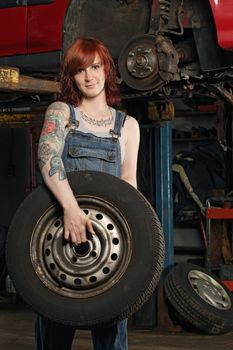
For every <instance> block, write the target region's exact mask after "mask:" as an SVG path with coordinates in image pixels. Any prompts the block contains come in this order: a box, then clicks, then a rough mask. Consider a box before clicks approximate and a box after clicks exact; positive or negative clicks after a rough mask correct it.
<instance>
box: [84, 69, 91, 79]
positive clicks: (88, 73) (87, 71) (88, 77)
mask: <svg viewBox="0 0 233 350" xmlns="http://www.w3.org/2000/svg"><path fill="white" fill-rule="evenodd" d="M91 79H92V73H91V71H90V70H88V69H87V70H86V71H85V80H91Z"/></svg>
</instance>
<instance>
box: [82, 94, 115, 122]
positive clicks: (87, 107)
mask: <svg viewBox="0 0 233 350" xmlns="http://www.w3.org/2000/svg"><path fill="white" fill-rule="evenodd" d="M78 108H79V109H80V110H81V111H82V112H84V113H85V114H86V115H88V116H91V117H94V118H103V117H105V116H106V117H108V116H109V114H111V110H110V107H109V106H108V105H107V102H106V100H104V101H98V102H97V101H91V100H87V99H84V100H83V101H82V102H81V103H80V105H79V106H78Z"/></svg>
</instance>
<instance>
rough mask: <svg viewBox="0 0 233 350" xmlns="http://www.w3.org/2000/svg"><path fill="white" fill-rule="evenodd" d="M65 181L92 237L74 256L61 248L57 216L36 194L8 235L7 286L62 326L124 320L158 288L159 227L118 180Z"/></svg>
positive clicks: (51, 203) (48, 199)
mask: <svg viewBox="0 0 233 350" xmlns="http://www.w3.org/2000/svg"><path fill="white" fill-rule="evenodd" d="M68 177H69V182H70V184H71V187H72V189H73V192H74V194H75V195H76V197H77V200H78V202H79V205H80V206H81V207H82V208H83V209H84V210H85V211H87V212H89V213H91V215H92V219H91V220H92V222H93V226H94V229H95V231H96V235H95V237H93V238H91V237H89V240H88V243H87V245H86V246H85V245H84V246H82V250H78V249H79V248H77V249H76V248H75V247H73V246H72V245H71V244H70V243H69V242H64V240H63V230H62V228H63V226H62V211H61V209H60V207H59V206H58V204H57V202H56V201H55V199H54V198H53V196H52V195H51V194H50V192H49V191H48V190H47V188H46V187H44V186H40V187H38V188H37V189H36V190H34V191H33V192H32V193H31V194H30V195H29V196H28V197H27V198H26V199H25V200H24V202H23V203H22V204H21V206H20V207H19V209H18V210H17V212H16V214H15V216H14V218H13V220H12V223H11V225H10V228H9V232H8V237H7V244H6V259H7V266H8V271H9V274H10V276H11V278H12V281H13V283H14V286H15V288H16V290H17V292H18V293H19V294H20V295H21V297H22V298H23V299H24V300H25V301H26V303H28V304H29V305H30V306H31V307H32V308H33V309H34V310H35V311H36V312H37V313H39V314H41V315H43V316H45V317H47V318H49V319H52V320H54V321H57V322H60V323H63V324H69V325H74V326H90V325H94V324H99V323H106V322H107V323H109V322H115V321H117V320H119V319H123V318H127V317H129V316H131V315H132V314H133V313H134V312H136V311H137V310H138V309H139V308H140V307H141V306H142V305H143V304H144V303H145V302H146V301H147V299H148V298H149V297H150V296H151V294H152V293H153V291H154V289H155V287H156V286H157V284H158V281H159V278H160V274H161V272H162V268H163V260H164V241H163V235H162V230H161V225H160V222H159V220H158V218H157V215H156V213H155V212H154V210H153V208H152V207H151V205H150V204H149V203H148V201H147V200H146V199H145V198H144V197H143V195H142V194H141V193H140V192H139V191H137V190H136V189H135V188H133V187H132V186H130V185H129V184H127V183H126V182H124V181H122V180H120V179H119V178H116V177H114V176H111V175H109V174H104V173H100V172H94V171H80V172H72V173H69V174H68ZM110 236H111V239H110V238H109V237H110ZM80 249H81V248H80ZM75 259H76V261H75Z"/></svg>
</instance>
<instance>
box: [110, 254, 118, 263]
mask: <svg viewBox="0 0 233 350" xmlns="http://www.w3.org/2000/svg"><path fill="white" fill-rule="evenodd" d="M111 259H112V260H113V261H115V260H116V259H117V254H115V253H114V254H112V255H111Z"/></svg>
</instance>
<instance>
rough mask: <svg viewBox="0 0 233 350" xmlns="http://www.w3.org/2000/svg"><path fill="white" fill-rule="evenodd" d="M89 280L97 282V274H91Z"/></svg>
mask: <svg viewBox="0 0 233 350" xmlns="http://www.w3.org/2000/svg"><path fill="white" fill-rule="evenodd" d="M89 281H90V282H91V283H95V282H96V281H97V278H96V277H95V276H91V277H90V278H89Z"/></svg>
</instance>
